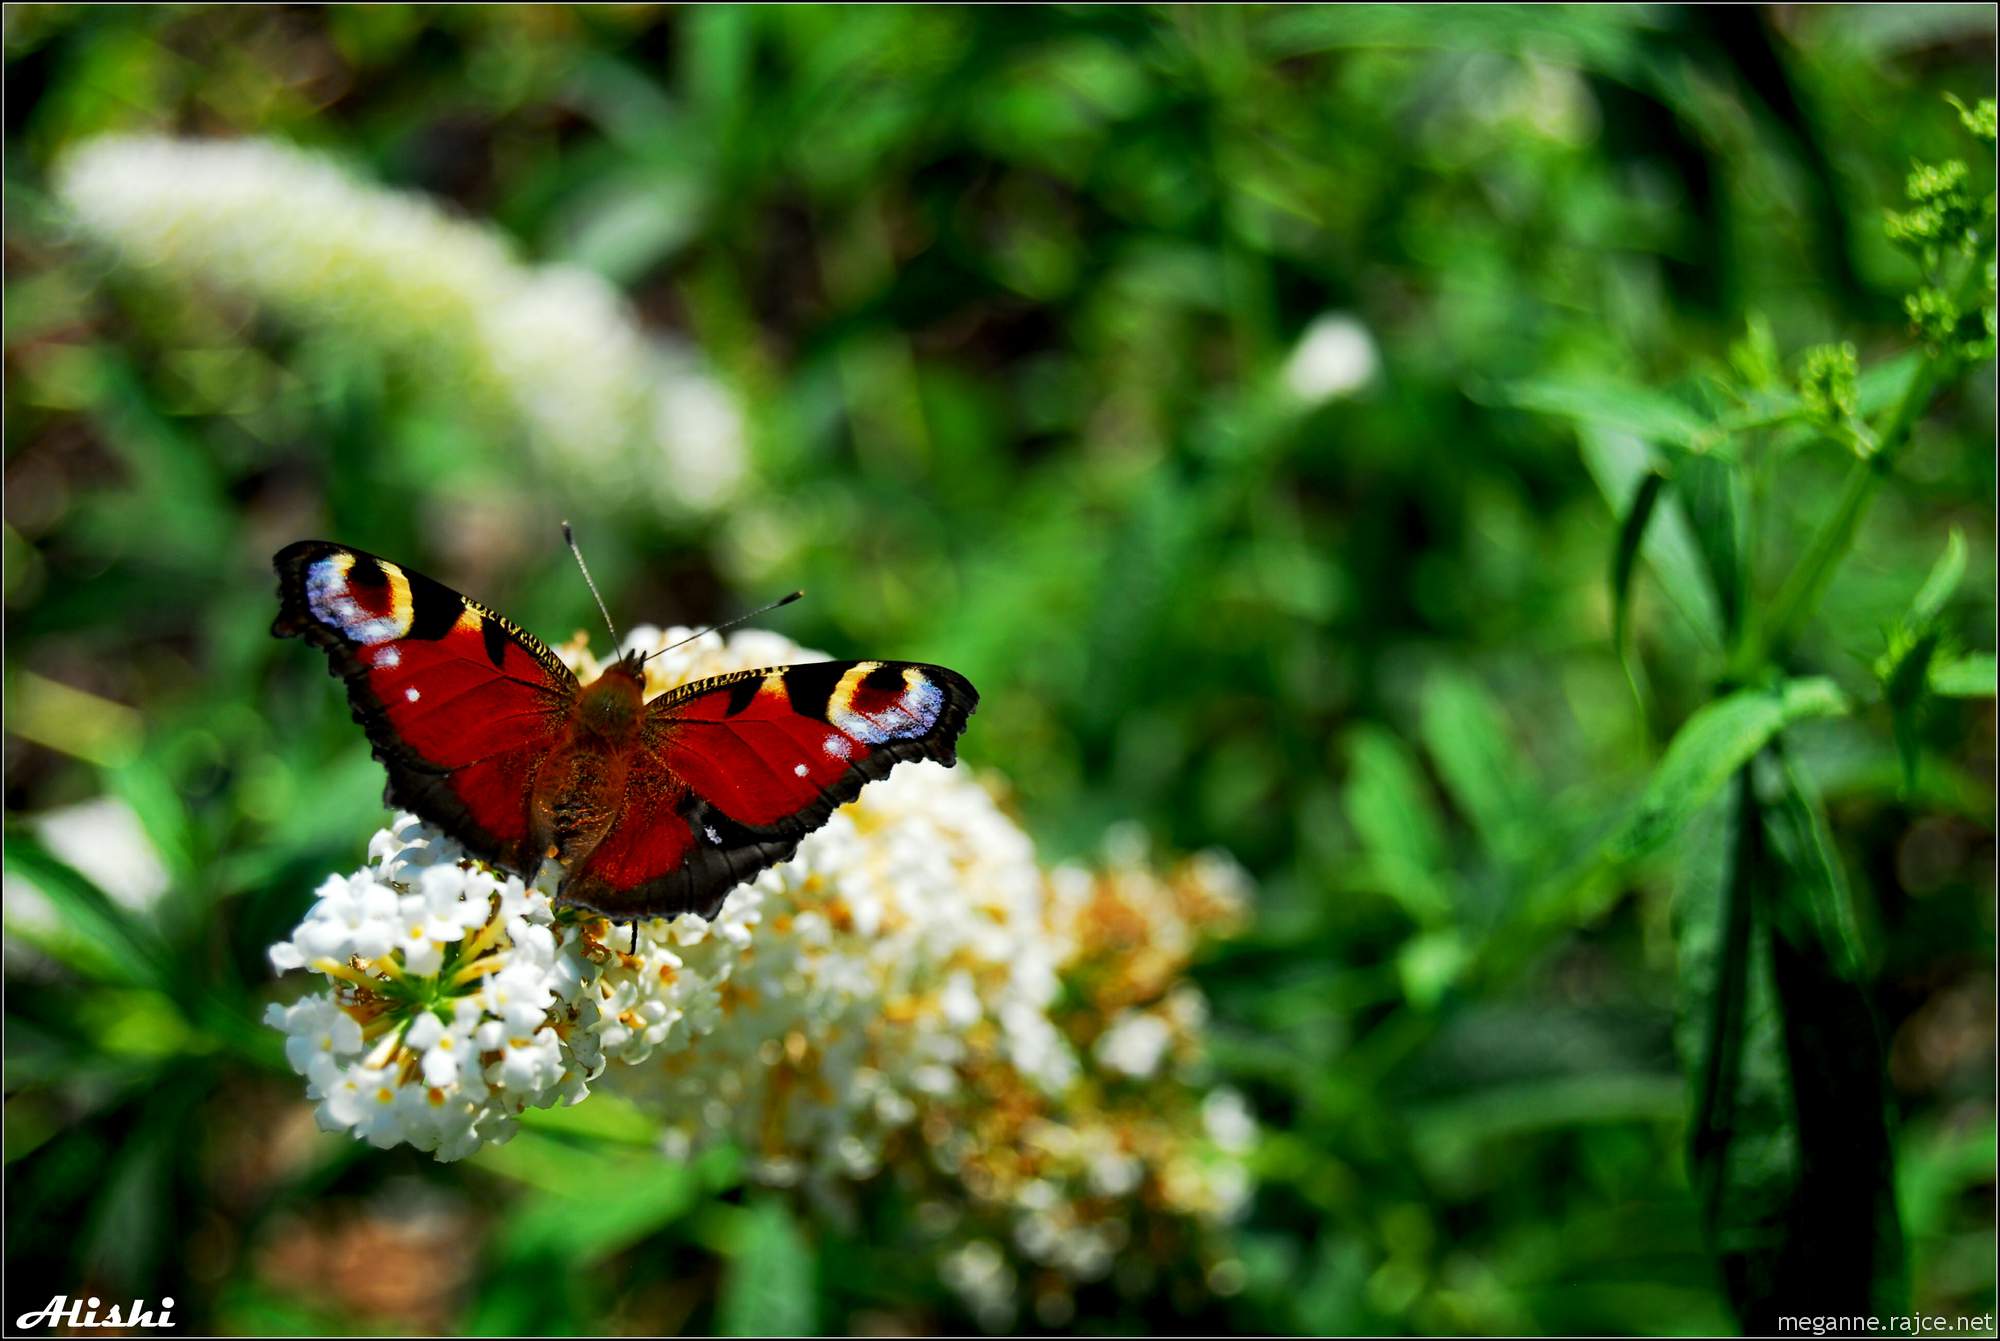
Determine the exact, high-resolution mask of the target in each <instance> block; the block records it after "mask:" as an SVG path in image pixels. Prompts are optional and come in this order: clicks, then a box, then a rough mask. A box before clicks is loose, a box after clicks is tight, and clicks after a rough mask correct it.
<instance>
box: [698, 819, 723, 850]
mask: <svg viewBox="0 0 2000 1341" xmlns="http://www.w3.org/2000/svg"><path fill="white" fill-rule="evenodd" d="M701 831H702V832H703V833H705V834H707V835H708V841H709V842H711V843H713V844H715V845H716V846H717V847H721V846H722V835H721V834H719V833H717V832H716V831H715V826H714V825H713V824H704V825H702V826H701Z"/></svg>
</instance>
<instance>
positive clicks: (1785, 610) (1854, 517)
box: [1729, 221, 1993, 684]
mask: <svg viewBox="0 0 2000 1341" xmlns="http://www.w3.org/2000/svg"><path fill="white" fill-rule="evenodd" d="M1992 245H1993V228H1992V224H1991V221H1989V222H1988V226H1987V227H1986V228H1985V229H1982V230H1981V232H1980V235H1979V239H1978V242H1977V244H1976V245H1975V246H1974V248H1973V249H1972V252H1971V255H1972V256H1973V257H1984V256H1985V255H1987V253H1988V251H1989V250H1990V249H1991V247H1992ZM1983 282H1984V267H1983V266H1982V265H1980V264H1979V262H1978V261H1977V260H1974V261H1972V262H1971V263H1969V264H1967V265H1966V266H1965V267H1964V269H1963V270H1962V271H1961V272H1960V274H1959V277H1958V283H1957V284H1956V285H1955V286H1954V287H1955V289H1956V293H1955V294H1954V297H1955V299H1956V301H1957V305H1958V306H1959V307H1960V308H1963V307H1964V306H1965V305H1966V304H1967V303H1969V302H1971V301H1973V300H1974V299H1975V297H1976V295H1977V294H1978V292H1979V286H1980V285H1981V284H1983ZM1959 368H1960V358H1959V355H1958V353H1957V352H1956V351H1955V350H1951V349H1941V350H1936V351H1934V352H1931V353H1930V354H1929V355H1928V356H1927V357H1926V358H1925V359H1924V361H1923V362H1922V363H1920V364H1918V365H1917V370H1916V371H1915V372H1914V373H1912V374H1911V376H1910V385H1909V386H1908V387H1907V388H1905V389H1904V391H1903V397H1902V399H1901V400H1899V401H1897V402H1896V406H1895V408H1894V409H1892V410H1891V411H1890V412H1889V417H1888V419H1886V420H1885V421H1883V424H1882V430H1881V432H1880V433H1879V434H1877V435H1876V439H1875V448H1874V450H1873V451H1872V452H1870V453H1868V455H1867V456H1865V457H1864V458H1862V459H1861V460H1860V461H1857V462H1855V464H1854V468H1853V470H1851V471H1850V472H1849V473H1848V476H1847V483H1846V484H1845V485H1843V486H1842V488H1841V491H1840V502H1839V503H1838V504H1837V505H1836V506H1835V508H1834V511H1833V515H1832V516H1831V517H1829V518H1827V520H1826V524H1825V525H1823V526H1821V527H1820V529H1819V531H1818V533H1817V534H1815V535H1814V536H1813V538H1812V542H1811V543H1810V544H1809V545H1807V546H1806V552H1805V556H1804V557H1803V558H1801V559H1800V560H1799V562H1798V565H1797V566H1796V567H1794V568H1793V569H1792V571H1791V572H1790V574H1788V575H1787V576H1786V578H1785V582H1784V585H1783V586H1781V587H1779V588H1778V594H1777V597H1776V599H1774V600H1773V601H1772V602H1771V609H1770V613H1769V614H1768V615H1766V616H1765V617H1764V618H1763V619H1762V620H1756V619H1746V620H1745V621H1744V626H1743V634H1742V636H1741V637H1740V638H1739V639H1738V641H1737V644H1736V655H1735V656H1734V657H1732V658H1731V661H1730V668H1729V669H1730V674H1729V679H1730V680H1731V681H1732V682H1735V683H1739V684H1740V683H1743V682H1744V681H1746V680H1748V679H1749V678H1750V677H1751V676H1753V675H1754V674H1755V673H1756V672H1757V671H1758V669H1759V668H1760V667H1762V666H1763V665H1764V664H1765V662H1767V661H1768V660H1769V659H1770V658H1771V657H1773V656H1775V655H1777V654H1778V653H1780V652H1782V651H1783V650H1784V649H1785V647H1786V645H1787V644H1788V643H1790V641H1791V639H1792V636H1793V634H1794V633H1796V632H1797V630H1798V627H1799V625H1800V624H1801V623H1803V622H1804V620H1805V618H1806V617H1807V616H1808V615H1810V614H1811V613H1812V612H1813V610H1814V608H1815V607H1817V606H1818V604H1819V598H1820V596H1821V595H1822V594H1823V593H1824V592H1825V591H1826V584H1827V583H1828V582H1829V581H1831V580H1832V578H1833V571H1834V569H1835V568H1837V567H1838V566H1839V564H1840V561H1841V559H1843V558H1844V557H1846V555H1847V551H1848V549H1849V548H1850V547H1851V546H1852V545H1853V543H1854V533H1855V532H1856V531H1857V530H1859V529H1860V527H1861V519H1862V517H1864V516H1866V515H1867V512H1868V505H1869V504H1870V503H1872V502H1873V501H1874V500H1875V491H1876V490H1877V489H1879V488H1881V487H1882V481H1883V480H1885V479H1887V478H1888V476H1889V472H1890V471H1891V470H1892V469H1893V468H1894V467H1895V464H1896V457H1897V456H1898V455H1899V454H1900V453H1901V451H1902V449H1903V447H1904V446H1905V445H1906V444H1907V443H1908V442H1909V440H1910V434H1911V433H1912V432H1914V431H1915V429H1916V426H1917V420H1918V419H1919V418H1921V417H1922V415H1923V412H1924V411H1925V410H1926V409H1927V408H1929V406H1930V403H1931V398H1932V397H1933V396H1935V395H1936V394H1937V392H1938V389H1939V388H1940V387H1941V386H1943V385H1944V383H1945V382H1946V381H1947V380H1948V379H1949V378H1950V377H1951V376H1952V374H1954V373H1956V372H1958V371H1959Z"/></svg>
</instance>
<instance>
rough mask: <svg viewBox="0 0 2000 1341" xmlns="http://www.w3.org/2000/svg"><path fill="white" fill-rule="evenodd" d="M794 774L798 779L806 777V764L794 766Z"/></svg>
mask: <svg viewBox="0 0 2000 1341" xmlns="http://www.w3.org/2000/svg"><path fill="white" fill-rule="evenodd" d="M792 772H793V773H794V774H795V775H796V776H798V777H804V776H805V775H806V766H805V765H804V764H793V765H792Z"/></svg>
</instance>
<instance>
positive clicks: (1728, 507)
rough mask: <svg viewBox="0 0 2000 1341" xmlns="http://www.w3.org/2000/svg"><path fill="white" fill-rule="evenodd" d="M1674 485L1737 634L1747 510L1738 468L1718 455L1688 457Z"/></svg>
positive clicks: (1729, 634) (1726, 630)
mask: <svg viewBox="0 0 2000 1341" xmlns="http://www.w3.org/2000/svg"><path fill="white" fill-rule="evenodd" d="M1672 484H1673V488H1674V493H1675V494H1676V495H1677V496H1678V497H1679V498H1680V500H1681V503H1682V505H1683V506H1685V507H1686V508H1687V515H1688V521H1689V523H1690V526H1691V528H1692V531H1693V534H1694V542H1695V548H1696V550H1697V551H1698V552H1699V553H1700V555H1701V559H1702V565H1703V567H1704V569H1705V570H1706V572H1707V574H1708V582H1709V590H1710V591H1711V592H1712V593H1713V594H1714V596H1715V604H1716V609H1717V611H1718V612H1719V613H1720V615H1721V617H1722V631H1723V634H1724V636H1725V637H1726V638H1734V637H1735V636H1736V632H1737V630H1738V628H1739V627H1740V626H1741V625H1742V622H1743V594H1744V585H1745V572H1744V565H1743V526H1742V512H1743V510H1742V508H1741V506H1740V505H1739V502H1738V499H1737V492H1738V483H1737V472H1736V469H1735V467H1734V466H1733V465H1731V464H1729V463H1727V462H1724V461H1720V460H1717V459H1716V458H1714V457H1710V456H1694V457H1689V458H1688V459H1687V460H1685V461H1683V462H1681V463H1680V465H1679V466H1678V467H1677V468H1676V469H1675V471H1674V477H1673V480H1672Z"/></svg>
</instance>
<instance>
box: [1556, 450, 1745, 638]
mask: <svg viewBox="0 0 2000 1341" xmlns="http://www.w3.org/2000/svg"><path fill="white" fill-rule="evenodd" d="M1576 438H1577V446H1578V448H1579V449H1580V450H1581V452H1582V454H1583V463H1584V466H1585V468H1587V469H1588V470H1589V471H1590V474H1591V478H1592V479H1594V480H1596V481H1597V488H1598V491H1599V492H1600V493H1602V494H1603V495H1604V501H1605V502H1606V503H1607V504H1608V505H1610V507H1611V509H1612V511H1613V513H1617V512H1618V511H1619V510H1620V509H1623V508H1625V507H1626V506H1627V505H1628V504H1629V503H1630V501H1631V500H1632V499H1633V498H1634V497H1635V496H1636V494H1637V492H1638V489H1639V483H1640V481H1641V480H1642V479H1644V478H1645V476H1646V474H1647V473H1648V472H1650V471H1653V470H1655V469H1657V465H1656V462H1655V459H1654V455H1653V452H1652V451H1651V449H1649V448H1648V447H1647V446H1646V444H1645V442H1644V441H1643V440H1641V439H1639V438H1637V437H1634V436H1633V435H1631V434H1629V433H1621V432H1616V431H1614V430H1610V429H1605V428H1600V427H1598V426H1597V425H1595V424H1584V425H1581V426H1579V427H1578V429H1577V435H1576ZM1653 511H1654V518H1653V524H1652V525H1651V526H1650V527H1648V528H1647V530H1646V534H1645V536H1644V538H1643V539H1642V540H1641V542H1640V545H1639V553H1640V554H1641V555H1642V556H1643V557H1644V558H1645V560H1646V566H1647V567H1648V568H1650V569H1651V570H1652V572H1653V576H1654V577H1655V578H1656V579H1657V580H1658V581H1659V584H1660V589H1661V590H1662V591H1664V592H1665V593H1666V596H1667V599H1668V601H1670V602H1671V603H1672V605H1673V607H1674V608H1675V609H1676V610H1678V611H1680V613H1681V615H1682V617H1683V618H1685V619H1686V620H1687V622H1688V625H1689V627H1691V628H1692V629H1693V630H1694V634H1695V636H1696V637H1697V638H1700V639H1702V640H1703V641H1704V642H1705V643H1706V644H1707V645H1708V646H1709V647H1711V648H1719V647H1720V646H1721V645H1722V635H1721V629H1722V618H1721V615H1720V612H1719V611H1718V610H1717V609H1716V604H1715V596H1714V594H1713V593H1712V592H1711V591H1710V590H1709V585H1708V580H1707V578H1706V577H1705V576H1704V575H1703V565H1702V557H1701V553H1700V551H1699V550H1698V549H1697V548H1696V546H1695V543H1694V536H1693V534H1692V533H1691V532H1690V531H1689V529H1688V520H1687V512H1686V510H1685V509H1684V508H1682V506H1681V502H1680V500H1679V499H1678V498H1676V497H1675V496H1674V495H1673V493H1672V492H1671V491H1668V492H1667V493H1665V494H1663V495H1662V496H1661V497H1660V498H1659V499H1658V501H1657V502H1656V503H1655V505H1654V509H1653Z"/></svg>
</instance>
